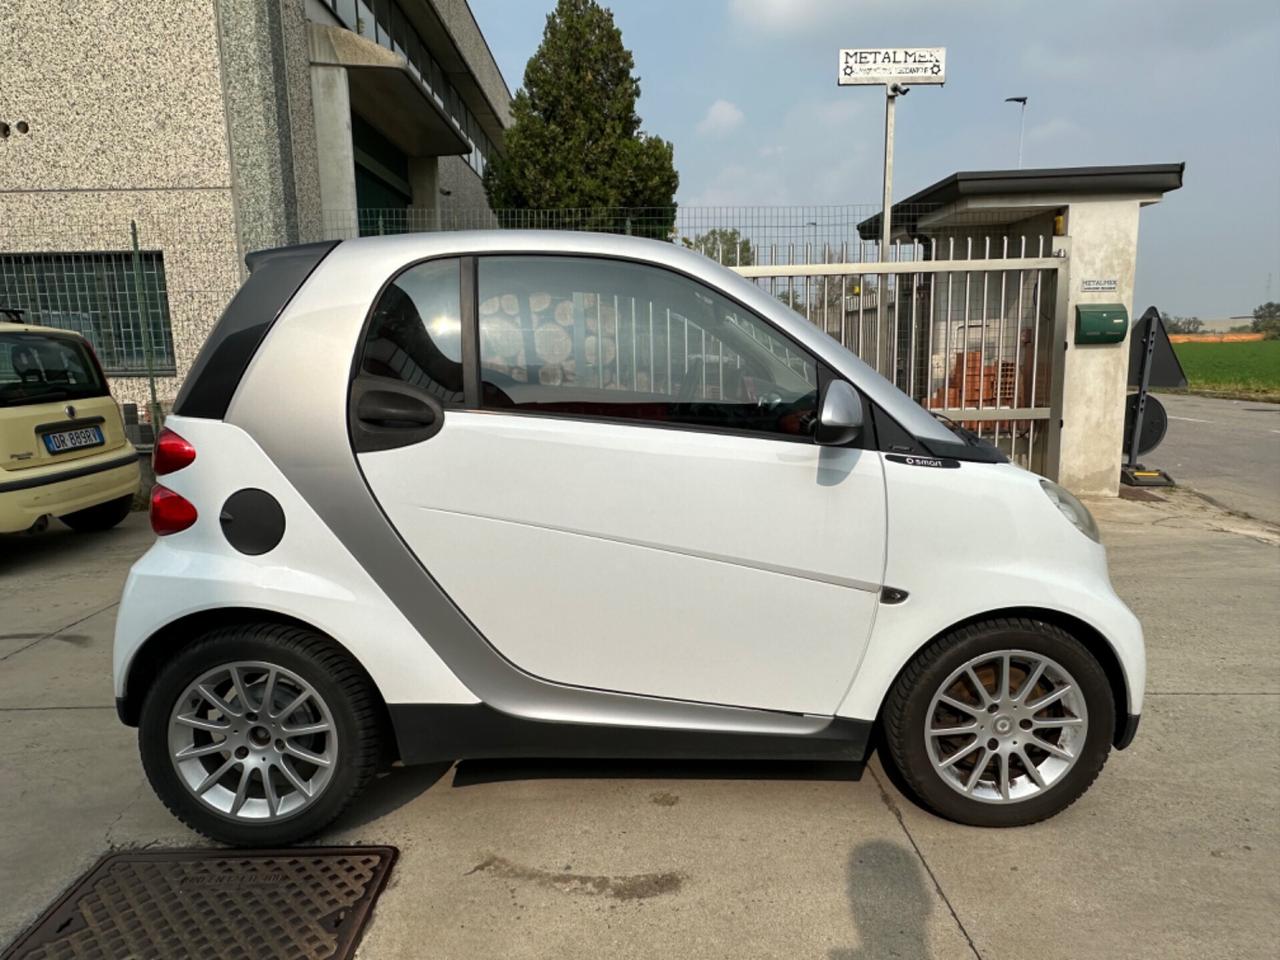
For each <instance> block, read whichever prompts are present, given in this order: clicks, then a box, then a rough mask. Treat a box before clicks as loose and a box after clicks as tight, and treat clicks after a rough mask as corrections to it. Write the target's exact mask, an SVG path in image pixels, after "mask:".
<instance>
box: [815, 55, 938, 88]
mask: <svg viewBox="0 0 1280 960" xmlns="http://www.w3.org/2000/svg"><path fill="white" fill-rule="evenodd" d="M838 80H839V84H840V86H842V87H843V86H850V85H858V84H889V83H902V84H919V83H946V82H947V48H946V47H874V48H871V47H868V48H866V49H859V50H841V51H840V72H839V76H838Z"/></svg>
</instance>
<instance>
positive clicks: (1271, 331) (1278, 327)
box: [1253, 300, 1280, 340]
mask: <svg viewBox="0 0 1280 960" xmlns="http://www.w3.org/2000/svg"><path fill="white" fill-rule="evenodd" d="M1253 332H1254V333H1261V334H1262V335H1263V336H1264V337H1265V338H1266V339H1267V340H1280V303H1276V302H1275V301H1274V300H1268V301H1267V302H1266V303H1263V304H1259V305H1258V306H1256V307H1254V308H1253Z"/></svg>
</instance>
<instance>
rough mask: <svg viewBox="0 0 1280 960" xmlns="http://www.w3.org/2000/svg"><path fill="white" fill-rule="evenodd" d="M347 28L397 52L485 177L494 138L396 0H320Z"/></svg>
mask: <svg viewBox="0 0 1280 960" xmlns="http://www.w3.org/2000/svg"><path fill="white" fill-rule="evenodd" d="M322 2H323V3H324V5H325V6H326V7H328V8H329V9H330V10H331V11H332V12H333V15H334V16H335V17H337V18H338V21H339V22H340V23H342V24H343V25H344V26H345V27H346V28H347V29H348V30H351V31H353V32H355V33H359V34H360V35H361V36H363V37H365V38H366V39H369V40H372V41H373V42H374V43H377V44H380V45H381V46H384V47H386V48H387V49H388V50H392V51H394V52H395V53H398V54H400V55H401V56H402V57H404V58H405V60H406V61H407V62H408V64H409V69H410V71H411V72H412V73H413V74H414V76H416V77H417V78H418V79H419V80H420V81H421V82H422V85H423V86H424V87H425V88H426V89H427V92H428V93H429V94H430V95H431V96H432V98H433V99H434V100H435V101H436V103H438V104H440V106H441V107H442V108H443V109H444V111H445V113H447V114H449V116H450V117H452V118H453V121H454V122H455V123H456V124H457V125H458V129H460V130H461V131H462V135H463V137H464V138H465V139H466V140H467V142H468V144H469V145H470V147H471V149H470V150H468V151H467V152H466V153H465V154H463V158H464V159H465V160H466V161H467V166H469V167H470V168H471V169H472V170H474V171H475V172H476V173H478V174H480V175H481V176H484V171H485V167H486V166H488V163H489V158H490V156H491V155H492V153H493V141H492V140H490V139H489V137H488V136H487V135H486V134H485V132H484V131H483V130H482V129H481V127H480V123H479V121H477V120H476V119H475V116H474V114H472V112H471V111H470V110H469V109H467V105H466V104H465V103H464V102H463V100H462V97H461V95H460V94H459V93H458V91H457V90H456V89H454V87H453V84H451V83H450V82H449V81H448V79H447V78H446V77H445V73H444V70H442V69H441V67H440V64H439V63H437V62H436V60H435V58H434V57H432V56H431V52H430V50H428V48H427V45H426V43H425V42H423V39H422V37H421V36H420V35H419V34H418V31H417V30H415V29H414V27H413V24H412V23H411V21H410V20H409V18H408V17H407V16H406V15H405V13H404V11H403V10H402V9H401V8H400V4H398V3H396V2H395V0H322Z"/></svg>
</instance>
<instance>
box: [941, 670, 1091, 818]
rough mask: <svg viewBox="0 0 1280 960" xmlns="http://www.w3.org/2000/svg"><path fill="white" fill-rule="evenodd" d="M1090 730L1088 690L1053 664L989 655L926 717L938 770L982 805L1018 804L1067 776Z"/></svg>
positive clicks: (954, 677)
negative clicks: (1086, 697)
mask: <svg viewBox="0 0 1280 960" xmlns="http://www.w3.org/2000/svg"><path fill="white" fill-rule="evenodd" d="M1088 731H1089V715H1088V711H1087V709H1086V707H1085V700H1084V691H1083V690H1081V688H1080V685H1079V684H1078V683H1076V681H1075V678H1074V677H1072V676H1071V674H1070V673H1068V672H1067V670H1066V668H1064V667H1063V666H1062V664H1060V663H1058V662H1057V661H1056V660H1054V659H1052V658H1050V657H1046V656H1044V655H1043V654H1039V653H1032V652H1030V651H1028V650H998V651H994V652H992V653H984V654H982V655H981V656H978V657H974V658H973V659H972V660H970V661H968V662H967V663H965V664H963V665H961V666H960V667H958V668H957V669H956V670H954V671H953V672H952V674H951V676H949V677H947V679H946V680H945V681H944V682H943V684H942V685H941V686H940V687H939V688H938V690H937V692H936V693H935V694H934V696H933V701H932V702H931V703H930V705H929V712H928V713H927V714H926V715H925V728H924V735H925V744H926V747H927V749H928V751H929V761H930V762H931V763H932V764H933V769H934V771H935V772H936V773H937V774H938V776H940V777H941V778H942V780H943V782H944V783H946V784H947V785H948V786H949V787H951V788H952V789H953V790H955V791H957V792H958V793H961V794H963V795H964V796H966V797H969V798H971V799H973V800H980V801H982V802H984V803H1017V802H1019V801H1022V800H1026V799H1028V798H1030V797H1034V796H1038V795H1039V794H1041V793H1042V792H1043V791H1045V790H1048V789H1049V788H1050V787H1052V786H1053V785H1054V784H1055V783H1057V782H1058V781H1059V780H1061V779H1062V778H1063V777H1064V776H1066V774H1067V771H1069V770H1070V769H1071V768H1072V767H1073V766H1074V765H1075V762H1076V760H1077V759H1078V758H1079V756H1080V753H1081V751H1082V750H1083V748H1084V743H1085V737H1086V735H1087V734H1088Z"/></svg>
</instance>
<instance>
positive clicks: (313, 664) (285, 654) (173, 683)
mask: <svg viewBox="0 0 1280 960" xmlns="http://www.w3.org/2000/svg"><path fill="white" fill-rule="evenodd" d="M243 660H260V661H266V662H268V663H273V664H276V665H278V666H281V667H284V668H285V669H286V670H291V671H293V672H294V673H296V674H297V675H298V676H299V677H301V678H302V679H304V680H305V681H306V682H307V683H309V684H311V686H312V687H314V688H315V690H316V691H317V692H318V693H319V694H320V696H321V697H322V698H323V699H324V701H325V703H326V704H327V705H328V708H329V711H330V713H331V714H332V717H333V723H334V728H335V731H336V735H337V738H338V744H339V752H338V759H337V762H336V764H335V769H334V772H333V774H332V776H331V779H330V780H329V781H328V783H327V784H326V785H325V787H324V790H323V792H322V793H321V794H320V796H319V797H318V798H317V799H316V800H314V801H313V802H311V803H310V805H309V806H307V807H305V808H304V809H302V810H301V811H300V812H298V813H297V814H294V815H293V816H289V817H285V818H282V819H278V820H273V821H268V822H262V823H256V822H245V821H244V820H243V819H235V818H232V817H231V816H229V815H226V814H223V813H221V812H219V811H217V810H215V809H213V808H212V807H210V806H208V805H206V804H204V803H202V802H201V801H200V800H199V799H198V798H196V797H195V796H193V795H192V792H191V791H190V790H189V789H188V787H187V786H186V784H185V782H184V781H183V780H182V779H181V778H180V777H179V775H178V772H177V770H176V769H175V767H174V763H173V761H172V760H171V758H170V751H169V720H170V714H171V713H172V711H173V708H174V705H175V703H176V702H177V700H178V698H179V697H180V696H182V694H183V692H184V691H185V690H186V689H187V688H188V686H190V684H192V683H193V682H195V681H196V680H197V679H198V678H199V677H200V676H201V675H202V674H203V673H205V672H206V671H208V670H212V669H214V668H216V667H218V666H220V665H222V664H226V663H232V662H236V661H243ZM379 706H380V701H379V700H378V698H377V695H376V694H375V692H374V689H373V686H372V683H371V681H370V680H369V679H368V676H367V675H366V674H365V673H364V671H363V670H361V669H360V668H359V666H357V664H356V663H355V661H354V660H353V659H352V658H351V657H350V655H348V654H347V653H346V651H344V650H342V649H341V648H340V647H338V646H337V645H336V644H335V643H333V641H331V640H329V639H328V638H327V637H324V636H322V635H320V634H317V633H315V632H313V631H311V630H307V629H305V628H302V627H298V626H293V625H289V624H278V623H251V624H240V625H235V626H230V627H222V628H218V629H216V630H213V631H211V632H210V633H208V634H206V635H205V636H203V637H201V638H200V639H199V640H197V641H195V642H194V643H192V644H191V645H190V646H188V647H186V648H184V649H183V650H182V651H181V652H179V653H178V655H177V656H176V657H174V658H173V660H171V661H170V662H168V663H167V664H166V665H165V666H164V668H163V669H162V670H161V671H160V674H159V676H157V677H156V679H155V681H154V683H152V685H151V688H150V690H149V691H148V692H147V696H146V699H145V700H144V701H143V705H142V713H141V717H140V722H139V724H138V748H139V751H140V752H141V754H142V765H143V768H144V770H145V771H146V774H147V779H148V780H149V781H150V782H151V786H152V788H153V789H154V790H155V792H156V794H157V795H158V796H159V797H160V799H161V800H162V801H163V802H164V805H165V806H166V807H168V808H169V810H170V812H172V813H173V815H174V816H176V817H177V818H178V819H179V820H181V821H182V822H183V823H185V824H186V825H187V826H189V827H191V828H192V829H193V830H195V831H197V832H199V833H202V834H204V836H206V837H209V838H210V839H212V840H217V841H219V842H221V843H226V844H230V845H232V846H246V847H247V846H258V847H276V846H284V845H287V844H291V843H295V842H297V841H299V840H303V839H305V838H307V837H310V836H312V835H313V834H315V833H318V832H319V831H320V830H322V829H324V828H325V827H326V826H328V825H329V824H330V823H331V822H333V820H334V819H335V818H336V817H337V816H338V815H339V814H341V813H342V811H343V810H345V809H346V808H347V806H348V805H349V804H350V803H351V801H352V800H354V799H355V798H356V797H357V796H358V795H359V794H360V792H361V791H362V790H363V789H364V787H365V785H366V784H367V783H368V781H369V779H370V778H371V777H372V776H373V775H374V773H375V772H376V769H377V764H378V757H379V741H380V739H381V737H380V730H381V725H380V723H379V718H380V716H381V713H380V709H379Z"/></svg>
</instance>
